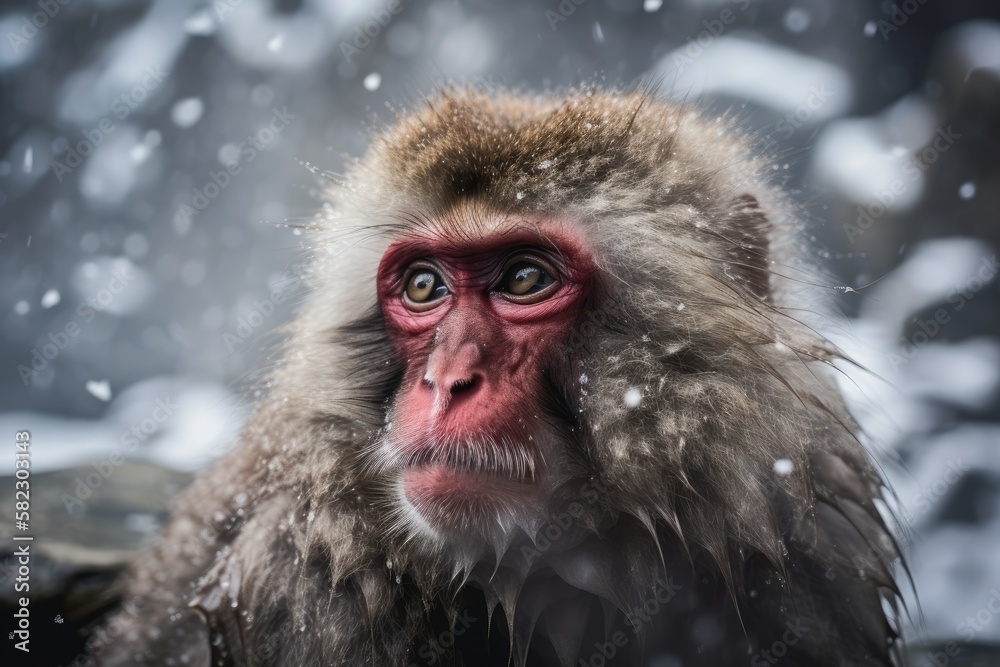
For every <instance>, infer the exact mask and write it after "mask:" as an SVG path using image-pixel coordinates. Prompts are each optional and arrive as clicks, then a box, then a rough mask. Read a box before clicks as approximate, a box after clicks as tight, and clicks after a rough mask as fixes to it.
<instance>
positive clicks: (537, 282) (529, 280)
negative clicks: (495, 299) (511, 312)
mask: <svg viewBox="0 0 1000 667" xmlns="http://www.w3.org/2000/svg"><path fill="white" fill-rule="evenodd" d="M558 286H559V284H558V282H557V281H556V278H555V269H553V268H552V267H551V266H550V265H549V263H548V262H545V261H543V260H541V259H540V258H538V257H534V256H530V255H529V256H526V257H525V256H517V257H513V258H511V259H510V260H508V262H507V266H506V268H505V269H504V273H503V277H502V278H501V279H500V284H499V285H498V286H497V292H498V293H499V294H500V296H502V297H503V298H505V299H507V300H508V301H513V302H515V303H536V302H538V301H542V300H544V299H547V298H549V297H550V296H552V294H553V293H554V292H555V291H556V289H557V288H558Z"/></svg>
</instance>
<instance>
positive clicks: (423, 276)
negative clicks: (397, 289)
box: [403, 266, 448, 311]
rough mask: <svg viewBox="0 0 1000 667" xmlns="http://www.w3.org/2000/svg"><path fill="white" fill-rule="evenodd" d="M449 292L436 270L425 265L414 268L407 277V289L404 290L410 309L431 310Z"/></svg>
mask: <svg viewBox="0 0 1000 667" xmlns="http://www.w3.org/2000/svg"><path fill="white" fill-rule="evenodd" d="M446 294H448V286H447V285H445V283H444V281H443V280H442V279H441V276H439V275H438V274H437V273H436V272H435V271H433V270H431V269H430V268H427V267H423V266H415V267H413V268H412V270H411V272H410V274H409V277H408V278H407V279H406V289H405V290H404V291H403V301H405V302H406V305H407V307H409V308H410V310H416V311H422V310H429V309H431V308H433V307H434V306H436V305H437V301H439V300H440V299H441V297H443V296H445V295H446Z"/></svg>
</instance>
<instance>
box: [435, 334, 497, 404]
mask: <svg viewBox="0 0 1000 667" xmlns="http://www.w3.org/2000/svg"><path fill="white" fill-rule="evenodd" d="M481 356H482V355H481V354H480V352H479V347H478V346H477V345H476V344H474V343H467V344H465V345H462V346H461V347H459V348H458V349H457V350H455V351H453V352H446V351H444V350H442V349H438V350H435V351H434V353H433V354H432V355H431V358H430V360H429V361H428V363H427V372H426V373H425V374H424V385H425V386H427V387H429V388H430V389H431V390H432V391H433V392H434V413H435V414H443V413H444V411H445V410H447V409H448V406H449V405H451V404H453V403H454V402H455V401H457V400H460V399H463V398H468V397H471V396H472V395H474V394H475V393H477V391H478V389H479V388H480V387H481V386H482V384H483V379H484V378H483V375H482V373H480V372H479V370H478V368H479V362H480V359H481Z"/></svg>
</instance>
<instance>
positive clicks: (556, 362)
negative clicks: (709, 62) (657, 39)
mask: <svg viewBox="0 0 1000 667" xmlns="http://www.w3.org/2000/svg"><path fill="white" fill-rule="evenodd" d="M754 150H755V149H754V146H753V144H752V143H751V142H750V140H749V139H747V138H746V137H745V136H744V135H743V134H742V133H741V132H740V131H739V130H738V128H736V127H735V126H734V123H733V122H731V121H730V120H726V119H714V118H713V119H706V118H704V117H703V116H701V115H699V114H698V113H696V112H694V111H692V110H689V109H684V108H680V107H677V106H674V105H673V104H671V103H668V102H666V101H663V100H661V99H659V98H658V97H657V96H655V95H654V94H652V93H650V92H648V91H643V90H639V91H624V92H607V91H603V90H600V89H596V88H588V87H583V88H579V89H573V90H571V91H569V92H565V93H562V94H559V95H555V94H547V95H529V94H524V93H514V92H497V91H490V92H483V91H474V90H466V89H455V88H452V89H448V90H445V91H443V92H438V93H436V94H434V95H433V96H430V97H428V98H426V99H424V100H423V101H422V102H421V103H419V104H418V105H416V108H415V109H414V110H412V111H411V112H408V113H406V114H400V117H399V118H397V119H396V120H395V122H394V123H393V124H392V125H391V126H390V127H388V128H386V129H384V130H382V131H380V133H379V134H378V135H377V136H375V137H374V138H373V141H372V144H371V147H370V149H369V151H368V153H367V155H366V156H365V157H364V158H363V159H361V160H359V161H357V162H356V163H353V164H352V165H351V166H349V168H348V169H347V173H346V175H345V176H344V177H342V178H338V179H334V180H335V182H334V183H333V184H332V185H331V186H330V192H329V198H330V201H331V202H332V206H331V207H327V208H328V209H330V210H331V211H332V212H330V213H325V214H324V217H323V219H318V220H317V221H316V223H315V225H314V227H315V228H314V229H313V230H312V232H311V233H312V241H311V244H310V247H311V248H312V250H313V251H314V257H313V258H312V269H311V273H310V276H311V277H310V280H311V291H310V297H309V300H308V302H307V303H306V304H304V305H303V306H302V308H301V309H300V312H298V314H297V316H296V318H295V320H294V322H293V323H292V324H291V325H290V326H291V329H290V333H289V336H288V341H287V343H286V346H285V348H284V350H283V355H282V360H281V362H280V363H279V364H277V365H276V367H275V368H274V370H273V372H272V373H271V375H270V377H269V385H268V386H269V389H268V391H267V394H266V397H265V398H263V399H261V401H260V403H259V405H258V406H257V408H256V412H255V414H254V416H253V417H252V418H251V419H250V421H249V422H248V424H247V425H246V427H245V429H244V431H243V434H242V437H241V439H240V442H239V443H238V445H237V446H236V447H235V448H234V450H233V451H232V452H231V453H229V454H228V455H227V456H226V457H225V458H224V459H223V460H222V461H220V462H219V463H218V464H217V465H216V466H215V467H213V468H212V469H211V470H209V471H207V472H206V473H204V474H203V475H201V476H200V477H199V479H197V481H195V482H194V483H193V485H192V486H191V487H189V488H188V489H187V490H186V491H185V492H184V493H183V494H182V495H181V496H180V497H179V499H178V502H177V504H176V506H175V508H174V513H173V517H172V519H171V521H170V523H169V524H168V526H167V527H166V529H165V531H164V534H163V535H162V537H161V538H160V541H159V543H158V546H157V547H156V548H155V549H154V550H153V551H151V552H150V553H149V554H148V555H146V556H144V557H142V558H141V559H140V560H139V561H138V562H137V563H136V564H135V565H134V567H133V568H132V570H131V572H130V574H129V578H128V580H127V583H126V592H125V594H124V598H123V599H124V600H125V601H126V603H127V605H131V611H129V610H128V609H126V611H122V612H120V614H119V615H118V617H117V618H115V619H112V621H111V624H112V625H114V624H117V625H118V628H116V630H117V632H116V633H115V635H116V636H115V638H114V639H109V640H108V641H107V645H104V646H101V647H100V650H95V651H94V652H95V656H96V659H97V661H98V662H100V663H101V664H111V665H137V664H154V665H164V664H172V665H209V664H211V665H295V666H300V665H349V666H355V665H371V666H372V667H382V666H385V667H410V666H423V665H464V666H467V667H479V666H481V665H516V666H522V665H529V666H539V665H554V666H559V667H570V666H578V665H583V666H584V667H598V666H601V665H606V666H610V665H630V666H631V665H654V666H657V667H667V666H680V665H683V666H684V667H689V666H692V665H706V666H709V667H727V666H729V665H748V664H749V665H754V666H759V665H772V664H777V663H779V662H780V663H781V664H783V665H802V666H808V667H824V666H831V667H832V666H834V665H843V666H847V665H850V666H857V665H890V664H893V660H894V659H895V658H894V654H895V652H896V651H898V644H899V642H898V629H897V626H898V620H897V619H898V614H897V613H896V612H894V611H893V609H894V608H895V606H896V603H897V601H898V600H899V591H898V588H897V586H896V583H895V581H894V574H893V572H894V569H895V564H896V561H897V558H898V549H897V547H896V546H895V544H896V543H895V541H894V539H893V537H892V536H891V531H890V529H889V527H888V525H887V523H886V521H889V519H888V517H887V518H885V519H884V518H883V515H882V513H881V511H882V510H881V509H880V508H882V507H883V505H882V496H883V494H884V491H885V487H884V484H883V482H882V479H881V477H880V475H879V473H878V472H877V471H876V468H875V466H874V465H873V463H872V460H871V458H870V457H869V455H868V454H867V453H866V452H865V450H864V449H863V447H862V445H861V444H859V439H858V429H857V426H856V424H855V423H854V422H853V421H852V419H851V417H850V415H849V414H848V412H847V410H846V409H845V405H844V402H843V401H842V399H841V397H840V396H839V394H838V392H837V390H836V388H835V384H834V382H833V379H832V376H833V371H832V370H831V369H832V367H833V366H834V363H835V362H837V360H838V359H839V358H840V355H839V354H838V352H837V351H836V350H835V349H834V348H833V346H832V345H830V344H829V343H827V342H826V341H824V340H823V339H822V338H821V337H820V336H819V335H817V334H816V333H815V332H814V331H813V330H812V329H810V328H809V327H808V326H806V325H805V324H803V323H802V321H801V320H802V318H801V317H800V314H801V313H802V312H803V311H805V310H807V309H808V304H805V305H804V304H801V303H795V301H794V298H791V297H793V295H794V294H795V293H796V292H797V291H798V290H796V289H792V284H793V283H794V280H793V278H794V276H795V273H796V271H797V269H796V268H795V267H796V262H797V261H800V260H797V259H796V253H797V247H798V243H797V240H796V238H797V236H798V235H799V233H798V232H799V229H798V226H797V225H796V224H795V223H794V222H792V220H793V216H792V215H791V214H790V213H789V211H790V208H789V206H788V204H787V203H786V202H785V201H784V199H783V197H782V194H781V192H780V190H779V189H778V188H777V187H776V186H773V185H771V184H769V181H768V176H767V175H768V174H769V173H773V171H771V169H770V165H769V164H767V163H766V161H765V160H763V159H755V158H754V157H753V156H754ZM800 265H801V262H800ZM883 603H885V605H883ZM109 627H112V626H111V625H109ZM109 636H110V635H109Z"/></svg>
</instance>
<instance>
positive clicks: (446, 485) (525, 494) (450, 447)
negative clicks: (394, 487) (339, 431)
mask: <svg viewBox="0 0 1000 667" xmlns="http://www.w3.org/2000/svg"><path fill="white" fill-rule="evenodd" d="M399 460H400V463H401V464H402V465H401V474H400V491H401V492H402V495H403V497H404V498H405V500H406V501H407V502H408V503H409V504H410V505H412V506H413V507H414V508H415V509H416V510H417V511H418V512H419V513H420V514H421V515H422V516H423V517H424V519H425V520H426V521H428V522H429V523H430V524H431V525H433V526H436V527H438V528H444V529H451V528H455V527H456V526H463V525H465V526H467V525H468V520H470V519H471V518H473V517H477V516H478V517H480V518H482V517H486V516H495V515H496V512H498V511H499V512H514V513H518V512H521V511H523V508H524V507H527V506H530V505H532V503H533V501H534V500H535V499H536V496H537V495H538V493H539V478H540V476H541V466H539V465H538V461H539V458H537V457H536V455H535V453H534V451H533V450H532V449H531V448H530V447H528V446H525V445H523V444H521V443H512V442H499V441H492V440H488V441H485V442H468V441H462V442H451V443H447V444H446V445H443V444H441V443H437V444H435V446H423V447H420V448H417V449H411V450H408V451H403V452H400V459H399Z"/></svg>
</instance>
